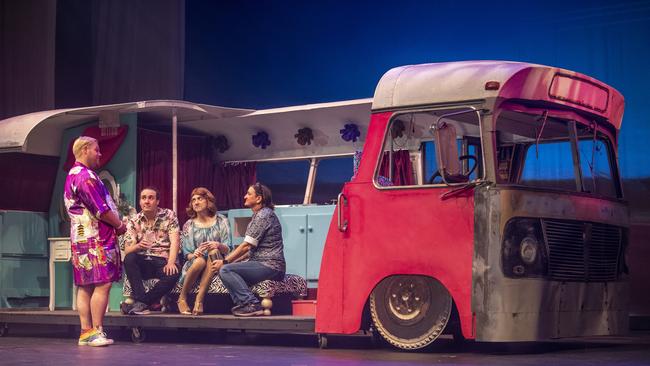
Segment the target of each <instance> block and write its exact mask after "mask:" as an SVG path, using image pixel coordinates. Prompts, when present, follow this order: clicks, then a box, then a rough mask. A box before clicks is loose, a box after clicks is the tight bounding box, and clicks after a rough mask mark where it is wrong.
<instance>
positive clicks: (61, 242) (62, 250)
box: [47, 238, 77, 311]
mask: <svg viewBox="0 0 650 366" xmlns="http://www.w3.org/2000/svg"><path fill="white" fill-rule="evenodd" d="M47 240H48V241H49V243H50V264H49V266H50V305H49V308H50V311H54V301H55V294H56V288H55V287H56V285H55V284H56V277H55V276H56V271H55V270H54V267H55V266H54V263H55V262H69V261H70V259H71V258H72V249H71V248H70V238H47ZM76 309H77V288H76V286H75V285H74V280H73V281H72V310H76Z"/></svg>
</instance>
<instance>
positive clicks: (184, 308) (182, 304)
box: [176, 299, 192, 315]
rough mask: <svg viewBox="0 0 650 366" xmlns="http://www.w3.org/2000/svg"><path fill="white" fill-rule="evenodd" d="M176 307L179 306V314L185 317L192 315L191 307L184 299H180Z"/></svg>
mask: <svg viewBox="0 0 650 366" xmlns="http://www.w3.org/2000/svg"><path fill="white" fill-rule="evenodd" d="M176 305H178V312H179V313H181V314H183V315H192V312H191V311H190V307H189V305H187V301H185V300H183V299H178V301H176Z"/></svg>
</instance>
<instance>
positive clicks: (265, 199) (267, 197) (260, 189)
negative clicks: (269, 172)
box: [251, 182, 275, 210]
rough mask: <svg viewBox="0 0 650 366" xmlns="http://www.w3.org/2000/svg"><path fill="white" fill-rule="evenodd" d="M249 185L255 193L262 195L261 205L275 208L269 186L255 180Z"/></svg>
mask: <svg viewBox="0 0 650 366" xmlns="http://www.w3.org/2000/svg"><path fill="white" fill-rule="evenodd" d="M251 187H252V188H253V190H254V191H255V194H256V195H258V196H260V197H262V207H268V208H270V209H271V210H273V209H274V208H275V205H274V204H273V195H271V189H269V187H267V186H265V185H264V184H262V183H260V182H255V184H253V185H251Z"/></svg>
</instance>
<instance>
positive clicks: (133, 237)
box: [124, 207, 179, 258]
mask: <svg viewBox="0 0 650 366" xmlns="http://www.w3.org/2000/svg"><path fill="white" fill-rule="evenodd" d="M178 231H179V228H178V219H177V218H176V214H175V213H174V211H172V210H170V209H168V208H160V207H159V208H158V211H157V212H156V218H155V219H154V222H153V224H151V225H148V220H147V217H146V216H145V215H144V213H143V212H139V213H138V214H137V215H135V216H133V217H132V218H131V219H130V220H129V222H128V223H127V225H126V234H124V235H125V237H124V243H125V245H126V246H129V245H133V244H135V243H138V242H140V241H141V240H142V239H143V238H144V236H145V234H147V233H149V235H151V236H152V237H153V246H152V247H151V248H150V249H147V250H145V251H141V252H138V254H142V255H147V256H149V255H151V256H155V257H162V258H169V248H170V246H171V241H170V240H169V234H172V233H175V232H178Z"/></svg>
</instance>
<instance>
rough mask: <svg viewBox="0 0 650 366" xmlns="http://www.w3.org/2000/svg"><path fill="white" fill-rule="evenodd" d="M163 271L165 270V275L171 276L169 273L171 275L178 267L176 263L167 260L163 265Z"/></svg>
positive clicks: (176, 271)
mask: <svg viewBox="0 0 650 366" xmlns="http://www.w3.org/2000/svg"><path fill="white" fill-rule="evenodd" d="M163 272H165V274H166V275H167V276H171V275H173V274H176V273H178V267H176V264H175V263H169V262H168V263H167V264H166V265H165V267H163Z"/></svg>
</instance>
